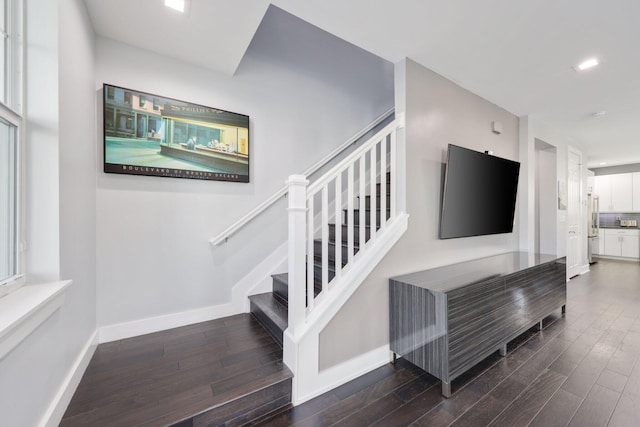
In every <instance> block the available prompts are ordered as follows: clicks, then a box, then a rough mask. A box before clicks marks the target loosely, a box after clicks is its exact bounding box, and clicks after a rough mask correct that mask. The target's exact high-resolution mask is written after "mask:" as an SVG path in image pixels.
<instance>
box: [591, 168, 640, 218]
mask: <svg viewBox="0 0 640 427" xmlns="http://www.w3.org/2000/svg"><path fill="white" fill-rule="evenodd" d="M633 175H634V174H632V173H620V174H616V175H598V176H596V177H595V179H594V192H595V193H596V194H597V195H598V196H599V197H600V212H632V211H633V202H632V200H633ZM638 179H639V180H640V177H639V178H638ZM639 203H640V202H639ZM638 209H639V210H640V206H639V207H638Z"/></svg>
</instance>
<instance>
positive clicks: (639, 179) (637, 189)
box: [632, 172, 640, 212]
mask: <svg viewBox="0 0 640 427" xmlns="http://www.w3.org/2000/svg"><path fill="white" fill-rule="evenodd" d="M632 199H633V211H634V212H640V172H634V173H633V197H632Z"/></svg>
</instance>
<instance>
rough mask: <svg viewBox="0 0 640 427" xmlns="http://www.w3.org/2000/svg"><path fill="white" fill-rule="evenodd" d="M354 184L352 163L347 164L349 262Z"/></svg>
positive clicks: (350, 258) (352, 231) (349, 258)
mask: <svg viewBox="0 0 640 427" xmlns="http://www.w3.org/2000/svg"><path fill="white" fill-rule="evenodd" d="M354 185H355V182H354V177H353V163H351V164H350V165H349V169H348V171H347V251H348V253H347V256H348V260H349V263H351V261H352V260H353V234H354V230H355V229H354V226H353V196H354V194H353V186H354Z"/></svg>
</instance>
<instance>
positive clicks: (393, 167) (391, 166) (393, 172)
mask: <svg viewBox="0 0 640 427" xmlns="http://www.w3.org/2000/svg"><path fill="white" fill-rule="evenodd" d="M389 150H390V151H391V153H390V157H391V159H390V164H389V169H390V172H391V186H390V187H389V188H390V190H391V219H394V218H395V216H396V199H397V197H398V196H397V194H396V193H397V192H398V189H397V188H396V180H397V178H396V174H397V168H398V159H397V154H396V130H395V129H394V130H393V131H392V132H391V146H390V147H389Z"/></svg>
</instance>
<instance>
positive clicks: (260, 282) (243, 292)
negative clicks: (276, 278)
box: [99, 242, 288, 343]
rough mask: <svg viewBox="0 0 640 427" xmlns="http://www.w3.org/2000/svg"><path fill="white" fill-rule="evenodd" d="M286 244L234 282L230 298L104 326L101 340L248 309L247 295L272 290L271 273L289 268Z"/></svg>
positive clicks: (106, 340)
mask: <svg viewBox="0 0 640 427" xmlns="http://www.w3.org/2000/svg"><path fill="white" fill-rule="evenodd" d="M287 248H288V245H287V242H285V243H284V244H283V245H281V246H280V247H278V248H277V249H276V250H275V251H273V253H272V254H270V255H269V256H268V257H267V258H266V259H265V260H264V261H262V262H261V263H260V264H258V265H257V266H256V267H254V268H253V269H252V270H251V271H250V272H249V273H247V274H246V275H245V276H244V277H243V278H241V279H240V280H239V281H238V282H237V283H236V284H235V285H233V288H232V290H231V301H230V302H228V303H225V304H218V305H212V306H209V307H202V308H197V309H194V310H188V311H182V312H178V313H170V314H164V315H162V316H155V317H148V318H145V319H138V320H132V321H130V322H123V323H117V324H114V325H106V326H102V327H100V328H99V342H100V343H104V342H110V341H116V340H121V339H125V338H131V337H135V336H138V335H145V334H150V333H153V332H158V331H164V330H165V329H172V328H179V327H180V326H186V325H191V324H193V323H199V322H207V321H209V320H214V319H219V318H221V317H227V316H233V315H235V314H240V313H248V312H249V299H248V296H249V295H253V294H255V293H260V292H268V291H270V290H271V285H272V281H271V280H272V279H271V275H272V274H274V273H275V272H278V269H282V268H286V261H287Z"/></svg>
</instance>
